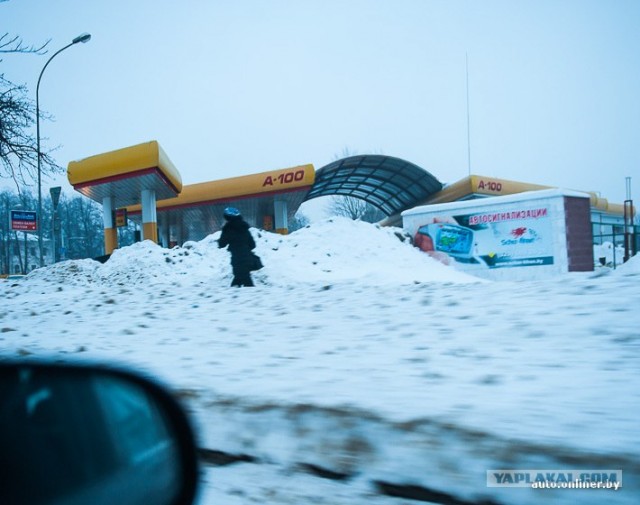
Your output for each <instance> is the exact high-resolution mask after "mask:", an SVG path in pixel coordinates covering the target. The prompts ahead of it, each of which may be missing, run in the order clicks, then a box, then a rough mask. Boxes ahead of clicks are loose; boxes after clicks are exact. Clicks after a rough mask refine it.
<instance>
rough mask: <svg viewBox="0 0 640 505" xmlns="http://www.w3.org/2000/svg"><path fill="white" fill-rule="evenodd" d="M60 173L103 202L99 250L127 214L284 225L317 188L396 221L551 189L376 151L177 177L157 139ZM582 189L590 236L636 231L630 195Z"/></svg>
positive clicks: (142, 220)
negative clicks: (190, 179)
mask: <svg viewBox="0 0 640 505" xmlns="http://www.w3.org/2000/svg"><path fill="white" fill-rule="evenodd" d="M67 175H68V179H69V182H70V183H71V185H72V186H73V187H74V189H76V190H77V191H78V192H80V193H82V194H83V195H85V196H87V197H88V198H91V199H92V200H94V201H96V202H98V203H100V204H102V207H103V221H104V237H105V238H104V243H105V253H106V254H111V253H112V252H113V250H114V249H116V248H117V247H118V243H117V233H116V230H117V226H123V225H126V223H127V220H132V221H134V222H135V223H137V224H138V225H139V226H140V229H141V238H142V239H143V240H147V239H148V240H152V241H154V242H156V243H159V244H161V245H162V246H165V247H172V246H174V245H181V244H183V243H184V242H186V241H188V240H201V239H202V238H204V237H205V236H207V235H208V234H210V233H213V232H214V231H216V230H219V229H220V228H221V227H222V225H223V219H222V211H223V209H224V207H226V206H229V205H232V206H234V207H237V208H238V209H239V210H240V212H241V213H242V215H243V216H244V218H245V219H246V220H247V221H248V222H249V224H250V225H251V226H254V227H256V228H261V229H264V230H267V231H273V232H276V233H283V234H286V233H287V232H288V228H289V226H288V223H289V221H290V220H291V219H292V218H293V216H294V215H295V213H296V212H297V210H298V208H299V207H300V205H301V204H302V203H303V202H305V201H308V200H311V199H313V198H317V197H321V196H329V195H344V196H351V197H355V198H359V199H362V200H364V201H366V202H368V203H370V204H372V205H374V206H375V207H377V208H378V209H380V210H381V211H382V212H384V214H385V215H386V216H387V218H386V219H384V220H383V221H382V222H381V224H383V225H393V226H402V213H403V212H404V211H407V210H409V209H412V208H414V207H418V206H428V205H436V204H442V203H449V202H460V201H466V200H474V199H483V198H489V197H496V196H506V195H515V194H520V193H525V192H531V191H541V190H548V189H552V188H551V187H550V186H543V185H536V184H528V183H525V182H517V181H510V180H505V179H497V178H493V177H486V176H482V175H470V176H468V177H465V178H463V179H461V180H459V181H457V182H454V183H452V184H447V185H445V184H443V183H441V182H440V181H439V180H438V179H437V178H436V177H434V176H433V175H432V174H431V173H429V172H428V171H426V170H424V169H423V168H420V167H418V166H416V165H415V164H413V163H411V162H408V161H405V160H402V159H399V158H395V157H392V156H384V155H358V156H350V157H347V158H343V159H340V160H337V161H334V162H332V163H330V164H328V165H326V166H324V167H322V168H320V169H318V170H315V168H314V166H313V165H312V164H304V165H299V166H295V167H287V168H281V169H276V170H271V171H266V172H261V173H256V174H251V175H244V176H240V177H233V178H228V179H222V180H217V181H210V182H202V183H198V184H191V185H183V184H182V179H181V176H180V173H179V172H178V170H177V168H176V167H175V166H174V165H173V163H172V162H171V160H170V159H169V157H168V156H167V154H166V153H165V152H164V151H163V149H162V148H161V146H160V145H159V143H158V142H157V141H151V142H146V143H143V144H138V145H135V146H131V147H125V148H123V149H118V150H115V151H110V152H107V153H102V154H98V155H95V156H91V157H88V158H85V159H82V160H79V161H73V162H71V163H69V166H68V171H67ZM585 197H586V198H588V200H589V208H590V216H589V219H590V222H591V225H592V226H591V234H592V242H593V243H594V244H598V243H602V241H606V240H610V241H613V242H614V243H615V242H616V241H618V240H622V237H623V236H624V234H625V232H626V233H627V234H628V232H629V225H630V224H631V226H632V232H635V231H637V230H636V227H633V208H632V207H631V205H630V202H625V205H622V204H614V203H609V202H608V201H607V200H606V199H604V198H602V197H600V196H599V195H598V194H597V193H595V192H590V193H589V192H587V193H585ZM635 236H636V237H637V233H636V235H635ZM635 240H636V239H634V247H636V250H637V244H636V243H635Z"/></svg>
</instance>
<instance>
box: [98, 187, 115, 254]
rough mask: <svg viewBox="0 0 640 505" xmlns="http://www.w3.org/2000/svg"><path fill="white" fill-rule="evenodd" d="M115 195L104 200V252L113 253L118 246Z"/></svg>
mask: <svg viewBox="0 0 640 505" xmlns="http://www.w3.org/2000/svg"><path fill="white" fill-rule="evenodd" d="M113 207H114V205H113V197H111V196H107V197H105V198H104V199H103V200H102V221H103V223H104V253H105V254H111V253H112V252H113V251H114V250H115V249H117V248H118V233H117V229H116V226H115V223H114V222H113V211H114V208H113Z"/></svg>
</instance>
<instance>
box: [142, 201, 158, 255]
mask: <svg viewBox="0 0 640 505" xmlns="http://www.w3.org/2000/svg"><path fill="white" fill-rule="evenodd" d="M140 197H141V198H140V203H141V204H142V239H143V240H152V241H154V242H155V243H156V244H157V243H158V217H157V211H156V192H155V191H154V190H153V189H143V190H142V193H141V195H140Z"/></svg>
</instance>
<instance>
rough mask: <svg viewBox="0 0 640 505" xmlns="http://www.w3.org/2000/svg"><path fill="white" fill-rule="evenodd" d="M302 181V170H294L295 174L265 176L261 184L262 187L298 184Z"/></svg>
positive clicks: (285, 173)
mask: <svg viewBox="0 0 640 505" xmlns="http://www.w3.org/2000/svg"><path fill="white" fill-rule="evenodd" d="M302 179H304V170H296V171H295V172H283V173H281V174H278V175H276V176H271V175H267V176H266V177H265V179H264V182H263V183H262V187H263V188H264V187H265V186H276V185H281V186H282V185H285V184H291V183H294V182H300V181H301V180H302Z"/></svg>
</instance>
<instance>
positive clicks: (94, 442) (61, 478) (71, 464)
mask: <svg viewBox="0 0 640 505" xmlns="http://www.w3.org/2000/svg"><path fill="white" fill-rule="evenodd" d="M197 480H198V468H197V452H196V446H195V442H194V434H193V430H192V428H191V426H190V423H189V420H188V418H187V416H186V414H185V412H184V411H183V409H182V408H181V407H180V405H179V404H178V403H177V401H176V400H175V399H174V398H173V397H172V396H171V394H170V393H169V392H168V391H167V390H166V389H165V388H164V387H162V386H160V385H159V384H158V383H157V382H155V381H153V380H151V379H148V378H144V377H142V376H140V375H138V374H134V373H132V372H128V371H125V370H119V369H115V368H110V367H104V366H92V365H79V364H59V363H58V364H56V363H44V362H22V363H0V498H1V499H0V501H1V502H2V503H3V504H7V505H22V504H25V505H26V504H29V505H81V504H82V505H86V504H88V503H91V504H92V505H107V504H108V505H143V504H145V505H148V504H154V505H183V504H185V505H186V504H189V503H192V502H193V500H194V498H195V494H196V487H197Z"/></svg>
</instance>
